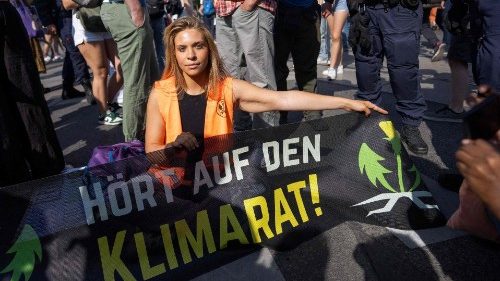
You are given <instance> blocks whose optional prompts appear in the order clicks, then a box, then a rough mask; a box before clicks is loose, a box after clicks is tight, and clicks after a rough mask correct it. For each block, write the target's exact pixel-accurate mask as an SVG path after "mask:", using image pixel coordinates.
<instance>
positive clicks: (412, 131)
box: [401, 125, 429, 155]
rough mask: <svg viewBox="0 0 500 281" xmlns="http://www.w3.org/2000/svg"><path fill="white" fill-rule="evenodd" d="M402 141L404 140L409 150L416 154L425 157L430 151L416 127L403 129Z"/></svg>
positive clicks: (408, 126) (404, 127)
mask: <svg viewBox="0 0 500 281" xmlns="http://www.w3.org/2000/svg"><path fill="white" fill-rule="evenodd" d="M401 140H403V141H404V142H405V143H406V145H408V149H410V151H411V152H413V153H415V154H419V155H425V154H427V151H428V150H429V148H428V146H427V144H426V143H425V141H424V140H423V139H422V136H421V135H420V131H419V130H418V127H416V126H410V125H404V126H403V128H402V129H401Z"/></svg>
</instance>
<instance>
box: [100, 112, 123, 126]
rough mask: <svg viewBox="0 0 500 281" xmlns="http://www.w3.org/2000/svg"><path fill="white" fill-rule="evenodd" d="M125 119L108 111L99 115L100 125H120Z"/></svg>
mask: <svg viewBox="0 0 500 281" xmlns="http://www.w3.org/2000/svg"><path fill="white" fill-rule="evenodd" d="M122 122H123V119H122V118H121V117H120V116H118V114H116V113H115V112H113V111H111V110H109V109H108V110H107V111H106V113H105V114H101V115H99V118H98V123H99V124H101V125H111V126H113V125H120V124H121V123H122Z"/></svg>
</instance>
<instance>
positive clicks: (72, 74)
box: [59, 17, 90, 87]
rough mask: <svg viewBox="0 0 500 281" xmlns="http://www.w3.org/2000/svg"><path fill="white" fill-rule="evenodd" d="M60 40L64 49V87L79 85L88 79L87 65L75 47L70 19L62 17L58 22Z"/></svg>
mask: <svg viewBox="0 0 500 281" xmlns="http://www.w3.org/2000/svg"><path fill="white" fill-rule="evenodd" d="M59 30H60V32H61V39H62V41H63V44H64V48H66V55H65V58H64V64H63V70H62V78H63V86H64V87H72V86H73V85H75V84H81V83H82V82H83V81H85V80H88V79H90V75H89V70H88V67H87V63H86V62H85V59H84V58H83V56H82V54H81V53H80V50H78V48H77V47H76V46H75V41H73V34H72V21H71V18H70V17H63V18H61V19H60V22H59Z"/></svg>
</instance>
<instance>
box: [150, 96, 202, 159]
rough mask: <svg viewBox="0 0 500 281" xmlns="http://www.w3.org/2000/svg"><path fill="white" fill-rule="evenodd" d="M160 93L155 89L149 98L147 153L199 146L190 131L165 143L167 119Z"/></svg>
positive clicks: (189, 148) (190, 148) (189, 149)
mask: <svg viewBox="0 0 500 281" xmlns="http://www.w3.org/2000/svg"><path fill="white" fill-rule="evenodd" d="M158 95H159V93H158V92H156V91H154V90H153V91H152V92H151V94H150V95H149V99H148V106H147V111H146V142H145V144H144V146H145V150H146V153H149V152H153V151H156V150H161V149H165V148H169V147H175V148H186V149H187V150H188V151H191V150H193V149H195V148H196V147H198V146H199V144H198V141H197V140H196V138H195V137H194V136H193V134H191V133H189V132H183V133H182V134H180V135H179V136H177V138H176V139H175V141H174V142H172V143H168V144H165V142H166V136H165V131H166V128H165V120H163V116H162V115H161V113H160V107H159V104H158Z"/></svg>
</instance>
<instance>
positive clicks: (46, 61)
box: [43, 56, 52, 63]
mask: <svg viewBox="0 0 500 281" xmlns="http://www.w3.org/2000/svg"><path fill="white" fill-rule="evenodd" d="M43 60H44V61H45V63H49V62H50V61H51V60H52V58H51V57H50V56H45V57H43Z"/></svg>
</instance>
